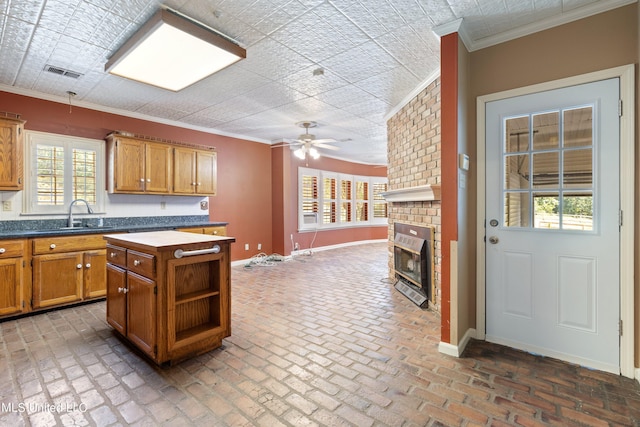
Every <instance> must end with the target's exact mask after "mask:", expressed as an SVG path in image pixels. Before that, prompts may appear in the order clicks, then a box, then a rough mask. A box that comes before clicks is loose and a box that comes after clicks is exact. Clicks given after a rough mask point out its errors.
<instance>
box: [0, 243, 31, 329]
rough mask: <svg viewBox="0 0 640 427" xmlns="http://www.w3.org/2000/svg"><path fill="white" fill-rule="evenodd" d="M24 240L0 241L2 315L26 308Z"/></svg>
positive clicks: (0, 310)
mask: <svg viewBox="0 0 640 427" xmlns="http://www.w3.org/2000/svg"><path fill="white" fill-rule="evenodd" d="M24 248H25V241H24V240H6V241H0V316H5V315H9V314H16V313H21V312H22V311H23V310H25V309H26V308H27V307H26V304H25V300H24V297H25V277H24V271H25V260H24V256H23V254H24Z"/></svg>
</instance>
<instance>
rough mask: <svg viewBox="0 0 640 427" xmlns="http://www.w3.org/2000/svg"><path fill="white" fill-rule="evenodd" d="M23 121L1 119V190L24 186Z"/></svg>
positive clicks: (20, 188)
mask: <svg viewBox="0 0 640 427" xmlns="http://www.w3.org/2000/svg"><path fill="white" fill-rule="evenodd" d="M22 123H23V122H22V121H16V120H5V119H3V120H0V159H1V161H0V190H22V188H23V177H22V175H23V159H22V150H23V148H22V147H23V142H22V138H23V135H22V134H23V129H22V126H23V125H22Z"/></svg>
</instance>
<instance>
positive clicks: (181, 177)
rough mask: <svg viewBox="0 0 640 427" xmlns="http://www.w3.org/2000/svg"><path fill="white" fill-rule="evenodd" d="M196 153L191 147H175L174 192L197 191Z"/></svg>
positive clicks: (192, 192) (188, 192) (186, 192)
mask: <svg viewBox="0 0 640 427" xmlns="http://www.w3.org/2000/svg"><path fill="white" fill-rule="evenodd" d="M195 165H196V153H195V152H194V151H193V149H191V148H174V149H173V192H174V193H179V194H194V193H195V192H196V173H195Z"/></svg>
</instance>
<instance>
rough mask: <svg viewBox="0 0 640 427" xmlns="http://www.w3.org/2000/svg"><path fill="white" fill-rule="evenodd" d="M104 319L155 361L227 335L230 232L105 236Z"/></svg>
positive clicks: (171, 359) (208, 346)
mask: <svg viewBox="0 0 640 427" xmlns="http://www.w3.org/2000/svg"><path fill="white" fill-rule="evenodd" d="M104 239H105V240H106V241H107V322H108V323H109V325H111V326H112V327H113V328H114V329H115V330H116V331H117V332H118V333H119V334H120V336H122V337H123V338H125V339H126V340H127V341H129V342H130V343H132V344H133V345H134V346H136V347H137V348H138V349H140V350H141V351H142V352H143V353H144V354H145V355H146V356H148V357H149V358H150V359H151V360H153V361H154V362H155V363H157V364H159V365H167V364H173V363H175V362H178V361H180V360H183V359H186V358H188V357H192V356H196V355H198V354H202V353H205V352H207V351H210V350H213V349H215V348H218V347H220V346H221V345H222V339H223V338H225V337H228V336H230V335H231V289H230V287H231V280H230V259H231V257H230V246H231V243H233V242H234V241H235V239H234V238H233V237H226V236H210V235H202V234H195V233H186V232H180V231H153V232H142V233H128V234H107V235H105V236H104Z"/></svg>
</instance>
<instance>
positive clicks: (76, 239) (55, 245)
mask: <svg viewBox="0 0 640 427" xmlns="http://www.w3.org/2000/svg"><path fill="white" fill-rule="evenodd" d="M106 245H107V243H106V242H105V241H104V239H103V238H102V235H101V234H90V235H86V234H85V235H80V236H73V237H70V236H64V237H42V238H38V239H33V254H34V255H40V254H54V253H61V252H74V251H85V250H91V249H104V248H105V247H106Z"/></svg>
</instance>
